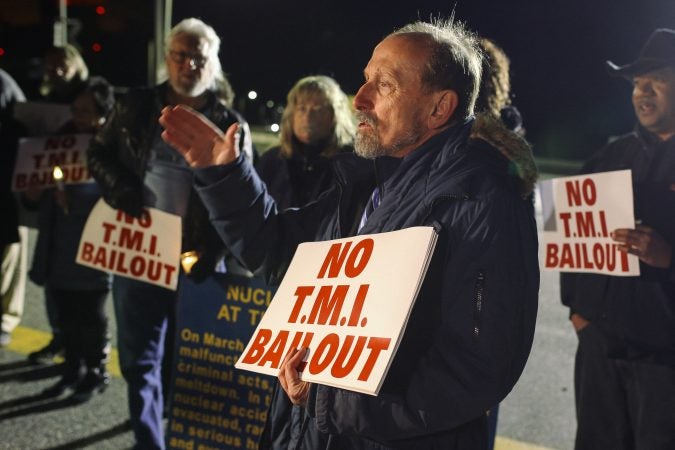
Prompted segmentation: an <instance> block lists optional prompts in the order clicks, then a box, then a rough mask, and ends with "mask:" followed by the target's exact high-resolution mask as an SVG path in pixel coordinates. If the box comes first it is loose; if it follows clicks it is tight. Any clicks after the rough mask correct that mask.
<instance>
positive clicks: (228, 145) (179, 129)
mask: <svg viewBox="0 0 675 450" xmlns="http://www.w3.org/2000/svg"><path fill="white" fill-rule="evenodd" d="M159 123H160V124H161V125H162V126H163V127H164V131H162V139H163V140H164V142H166V143H167V144H169V145H170V146H172V147H173V148H175V149H176V150H177V151H178V152H180V153H181V154H182V155H183V157H184V158H185V160H186V161H187V162H188V164H189V165H190V166H191V167H208V166H215V165H221V164H228V163H231V162H232V161H234V160H236V159H237V158H238V157H239V145H238V140H239V133H238V132H237V131H238V129H239V124H237V123H234V124H232V125H231V126H230V127H229V128H228V129H227V131H226V132H225V133H224V134H223V132H222V131H221V130H220V129H219V128H218V127H217V126H216V125H214V124H213V122H211V121H210V120H209V119H207V118H206V117H205V116H204V115H203V114H200V113H199V112H197V111H195V110H194V109H192V108H190V107H188V106H184V105H178V106H173V107H169V106H167V107H166V108H164V109H163V110H162V114H161V116H160V117H159Z"/></svg>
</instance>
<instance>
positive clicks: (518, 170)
mask: <svg viewBox="0 0 675 450" xmlns="http://www.w3.org/2000/svg"><path fill="white" fill-rule="evenodd" d="M469 138H470V139H481V140H483V141H485V142H487V143H488V144H490V145H491V146H493V147H494V148H496V149H497V150H499V152H500V153H501V154H502V155H504V156H505V157H506V158H507V159H508V160H509V161H510V164H509V170H510V171H512V173H513V174H514V175H516V176H518V178H520V180H521V185H520V189H521V194H522V195H523V197H526V196H528V195H529V194H530V193H532V191H533V190H534V186H535V183H536V182H537V178H538V176H539V172H538V170H537V165H536V163H535V162H534V157H533V156H532V146H531V145H530V144H529V143H528V142H527V141H526V140H525V139H524V138H523V137H521V136H520V135H519V134H517V133H514V132H513V131H511V130H509V129H508V128H506V126H505V125H504V124H503V122H502V121H501V120H500V119H499V118H496V117H494V116H492V115H490V114H486V113H480V114H478V115H477V116H476V120H475V121H474V122H473V124H472V126H471V133H470V135H469Z"/></svg>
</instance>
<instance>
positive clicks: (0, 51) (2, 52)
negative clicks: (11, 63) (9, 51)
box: [0, 47, 5, 56]
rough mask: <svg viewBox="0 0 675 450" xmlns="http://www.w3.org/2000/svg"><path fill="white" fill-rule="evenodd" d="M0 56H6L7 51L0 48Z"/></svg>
mask: <svg viewBox="0 0 675 450" xmlns="http://www.w3.org/2000/svg"><path fill="white" fill-rule="evenodd" d="M0 56H5V49H4V48H2V47H0Z"/></svg>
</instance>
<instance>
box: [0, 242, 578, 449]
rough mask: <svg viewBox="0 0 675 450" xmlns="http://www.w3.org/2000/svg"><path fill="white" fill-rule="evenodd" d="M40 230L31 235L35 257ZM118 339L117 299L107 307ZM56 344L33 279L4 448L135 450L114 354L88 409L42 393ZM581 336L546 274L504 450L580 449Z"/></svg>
mask: <svg viewBox="0 0 675 450" xmlns="http://www.w3.org/2000/svg"><path fill="white" fill-rule="evenodd" d="M34 243H35V232H34V230H31V232H30V235H29V254H32V247H33V245H34ZM107 309H108V317H109V318H110V322H111V332H112V336H116V334H115V333H116V328H115V321H114V315H113V312H112V301H111V300H110V299H109V301H108V302H107ZM49 338H50V333H49V326H48V324H47V320H46V314H45V309H44V299H43V295H42V291H41V288H39V287H38V286H36V285H34V284H32V283H31V282H30V281H29V282H28V286H27V293H26V304H25V312H24V317H23V320H22V323H21V325H20V326H19V327H18V328H17V329H16V330H15V331H14V333H13V339H12V342H11V343H10V345H9V346H8V347H6V348H2V349H0V450H2V449H7V450H24V449H25V450H37V449H44V450H46V449H50V450H56V449H97V450H98V449H111V450H113V449H114V450H120V449H127V448H130V447H131V446H132V445H133V436H132V433H131V431H130V430H129V426H128V412H127V406H126V401H127V398H126V385H125V383H124V381H123V380H122V379H121V378H120V376H119V368H118V366H117V354H116V351H113V358H112V361H111V365H110V371H111V373H112V374H113V379H112V381H111V384H110V386H109V388H108V389H107V390H106V391H105V392H104V393H103V394H102V395H97V396H95V397H94V398H92V399H91V400H90V401H89V402H87V403H84V404H75V403H73V402H70V401H69V400H68V399H67V398H45V397H44V396H41V395H40V392H41V391H42V390H43V389H45V388H46V387H49V386H50V385H52V384H53V383H55V382H56V381H57V380H58V377H59V374H58V371H59V362H58V361H54V362H53V363H51V364H46V365H32V364H30V363H28V361H27V359H26V355H27V354H28V353H30V352H31V351H34V350H36V349H39V348H41V347H42V346H43V345H45V344H46V343H47V342H48V341H49ZM575 348H576V336H575V335H574V332H573V331H572V328H571V326H570V325H569V322H568V320H567V310H566V308H563V307H562V306H561V305H560V300H559V291H558V275H557V274H556V273H552V272H542V283H541V291H540V305H539V315H538V320H537V328H536V333H535V340H534V345H533V348H532V352H531V355H530V359H529V361H528V364H527V366H526V368H525V371H524V373H523V375H522V377H521V379H520V381H519V382H518V384H517V385H516V386H515V388H514V389H513V391H512V392H511V394H510V395H509V396H508V397H507V398H506V399H505V400H504V401H503V402H502V404H501V407H500V411H499V424H498V430H497V433H498V437H497V442H496V446H495V448H496V450H567V449H572V448H573V443H574V430H575V428H576V422H575V418H574V392H573V391H574V388H573V379H572V376H573V361H574V351H575Z"/></svg>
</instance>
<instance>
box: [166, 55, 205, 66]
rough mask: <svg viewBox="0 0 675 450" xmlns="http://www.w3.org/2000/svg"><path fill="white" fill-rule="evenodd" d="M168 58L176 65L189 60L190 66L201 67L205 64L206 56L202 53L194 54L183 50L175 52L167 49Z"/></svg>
mask: <svg viewBox="0 0 675 450" xmlns="http://www.w3.org/2000/svg"><path fill="white" fill-rule="evenodd" d="M169 58H171V61H173V62H175V63H176V64H178V65H183V64H184V63H185V61H189V64H190V67H195V68H198V69H201V68H202V67H204V66H205V65H206V61H207V58H206V57H205V56H202V55H194V54H190V53H185V52H177V51H174V50H169Z"/></svg>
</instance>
